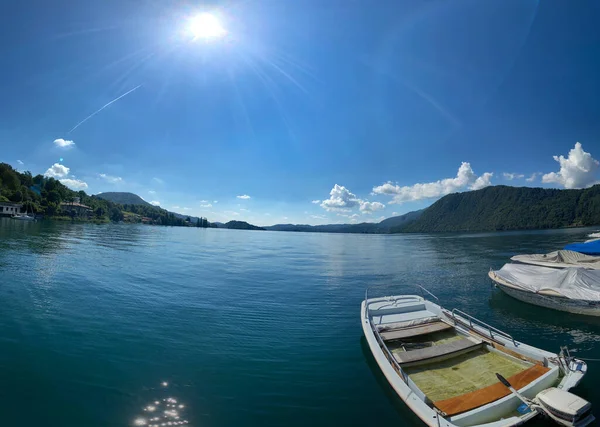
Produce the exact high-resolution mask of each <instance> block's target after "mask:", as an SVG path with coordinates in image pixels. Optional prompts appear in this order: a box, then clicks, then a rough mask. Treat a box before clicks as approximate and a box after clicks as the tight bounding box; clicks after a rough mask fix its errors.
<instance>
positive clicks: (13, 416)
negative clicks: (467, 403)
mask: <svg viewBox="0 0 600 427" xmlns="http://www.w3.org/2000/svg"><path fill="white" fill-rule="evenodd" d="M589 232H590V230H589V229H571V230H556V231H538V232H518V233H517V232H507V233H485V234H483V233H481V234H446V235H433V236H426V235H394V236H377V235H350V234H348V235H342V234H312V233H284V232H257V231H234V230H203V229H195V228H189V229H185V228H168V227H152V226H135V225H114V224H110V225H92V224H70V223H58V222H38V223H23V222H18V221H13V220H7V219H2V220H0V301H1V304H2V306H1V310H0V378H1V379H2V384H1V387H0V420H1V421H0V425H2V426H19V427H23V426H61V427H71V426H73V427H74V426H77V427H81V426H87V427H95V426H98V427H106V426H129V425H133V424H134V422H135V420H136V419H138V418H139V417H144V418H146V419H148V418H152V416H153V415H152V414H153V413H149V412H148V411H144V410H143V409H144V408H145V407H147V406H148V405H154V402H159V405H163V406H164V405H165V404H167V403H169V402H165V401H163V400H162V399H168V398H173V399H176V400H177V403H176V404H174V405H175V407H176V410H177V411H179V415H178V416H180V418H179V421H182V420H186V421H188V422H189V423H188V424H187V425H191V426H195V427H206V426H234V425H244V426H283V425H285V426H306V425H310V426H313V427H314V426H333V425H336V426H337V425H339V426H363V427H364V426H372V425H395V426H400V425H415V426H416V425H421V424H420V422H419V421H418V420H417V419H416V418H415V417H414V416H413V415H412V413H411V412H410V411H409V410H408V409H406V408H405V407H404V406H403V404H402V403H401V402H400V401H399V399H398V398H397V397H395V395H394V394H393V392H392V391H391V389H390V387H389V386H388V385H387V383H386V382H385V380H384V379H383V377H382V375H381V374H380V372H379V371H378V368H377V366H376V365H375V364H374V361H373V360H372V357H371V356H370V354H369V352H368V350H367V347H366V344H365V342H364V339H363V338H362V330H361V326H360V321H359V310H360V302H361V300H362V298H363V297H364V292H365V288H366V287H367V286H372V285H390V286H391V285H402V284H405V285H410V284H414V283H420V284H422V285H424V286H425V287H427V288H428V289H429V290H431V291H432V292H433V293H434V294H436V295H437V296H438V297H439V298H440V300H441V302H442V304H443V305H444V306H446V307H449V308H453V307H456V308H460V309H462V310H464V311H467V312H469V313H471V314H473V315H475V316H477V317H480V318H481V319H482V320H484V321H486V322H488V323H491V324H493V325H494V326H496V327H498V328H500V329H504V330H507V331H510V332H512V333H513V335H514V336H515V337H516V338H517V339H518V340H521V341H524V342H527V343H530V344H533V345H535V346H539V347H542V348H544V349H548V350H552V351H558V349H559V346H560V345H563V344H566V345H569V347H571V348H573V349H576V350H577V352H578V354H579V355H580V356H582V357H585V356H587V357H595V358H600V351H599V350H600V342H599V341H600V319H591V318H585V317H580V316H576V315H569V314H567V313H561V312H556V311H551V310H546V309H543V308H538V307H535V306H530V305H527V304H524V303H521V302H519V301H516V300H513V299H511V298H510V297H508V296H506V295H503V294H501V293H500V292H499V291H493V290H492V287H491V285H490V281H489V280H488V279H487V275H486V274H487V271H488V270H489V268H490V267H494V268H498V267H501V266H502V264H503V263H504V262H506V261H507V260H508V258H509V257H510V256H511V255H513V254H516V253H529V252H547V251H551V250H554V249H557V248H561V247H562V246H563V245H564V244H566V243H569V242H573V241H580V240H583V239H584V238H585V235H586V234H587V233H589ZM400 292H402V288H401V287H400V288H399V289H398V293H400ZM599 381H600V363H593V362H590V373H589V374H588V376H587V377H586V378H585V380H584V381H583V383H582V384H581V385H580V387H579V388H578V389H577V390H575V391H576V393H578V394H580V395H581V396H582V397H584V398H586V399H588V400H590V401H592V403H594V404H595V407H596V414H597V415H600V389H598V388H597V387H596V385H597V384H598V382H599ZM162 382H167V383H168V385H167V386H166V387H165V386H163V385H161V383H162ZM180 404H181V405H184V407H183V408H179V405H180ZM159 409H160V408H159ZM388 423H389V424H388ZM536 424H537V425H545V422H538V423H536Z"/></svg>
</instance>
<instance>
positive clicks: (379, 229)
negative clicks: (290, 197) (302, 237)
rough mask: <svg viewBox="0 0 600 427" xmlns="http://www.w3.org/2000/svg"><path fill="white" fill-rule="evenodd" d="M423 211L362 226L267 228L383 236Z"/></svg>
mask: <svg viewBox="0 0 600 427" xmlns="http://www.w3.org/2000/svg"><path fill="white" fill-rule="evenodd" d="M422 212H423V210H420V211H414V212H408V213H406V214H404V215H400V216H394V217H391V218H387V219H384V220H383V221H381V222H379V223H375V222H362V223H360V224H325V225H306V224H277V225H272V226H270V227H265V228H266V229H267V230H271V231H297V232H312V233H362V234H382V233H389V232H391V230H392V228H394V227H399V226H406V225H408V224H410V223H412V222H413V221H415V220H416V219H418V218H419V216H420V215H421V213H422Z"/></svg>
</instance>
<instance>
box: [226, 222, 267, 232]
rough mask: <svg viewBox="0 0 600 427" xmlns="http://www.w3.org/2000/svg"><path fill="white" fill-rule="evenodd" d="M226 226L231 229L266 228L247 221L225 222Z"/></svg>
mask: <svg viewBox="0 0 600 427" xmlns="http://www.w3.org/2000/svg"><path fill="white" fill-rule="evenodd" d="M224 228H229V229H231V230H264V228H262V227H257V226H256V225H252V224H248V223H247V222H246V221H229V222H228V223H226V224H224Z"/></svg>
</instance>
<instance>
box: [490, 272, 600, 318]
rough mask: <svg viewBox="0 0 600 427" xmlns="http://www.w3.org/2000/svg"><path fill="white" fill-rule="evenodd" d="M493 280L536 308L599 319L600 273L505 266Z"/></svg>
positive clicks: (494, 275)
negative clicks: (537, 306) (536, 306)
mask: <svg viewBox="0 0 600 427" xmlns="http://www.w3.org/2000/svg"><path fill="white" fill-rule="evenodd" d="M488 275H489V277H490V279H492V281H493V282H494V283H495V284H496V286H497V287H498V288H500V289H501V290H502V291H504V292H505V293H507V294H508V295H510V296H512V297H514V298H516V299H518V300H520V301H523V302H526V303H529V304H534V305H539V306H541V307H546V308H552V309H554V310H560V311H566V312H569V313H575V314H584V315H587V316H600V270H588V269H585V268H573V267H569V268H564V269H556V268H549V267H540V266H536V265H524V264H505V265H504V267H502V268H501V269H500V270H496V271H494V270H490V272H489V273H488Z"/></svg>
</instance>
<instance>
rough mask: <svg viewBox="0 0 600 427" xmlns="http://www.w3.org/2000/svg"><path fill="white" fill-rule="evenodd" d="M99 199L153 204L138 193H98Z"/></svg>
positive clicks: (129, 203) (123, 202)
mask: <svg viewBox="0 0 600 427" xmlns="http://www.w3.org/2000/svg"><path fill="white" fill-rule="evenodd" d="M96 197H98V198H99V199H104V200H108V201H109V202H113V203H118V204H120V205H142V206H153V205H152V204H150V203H148V202H147V201H145V200H144V199H142V198H141V197H140V196H138V195H137V194H133V193H125V192H108V193H100V194H96Z"/></svg>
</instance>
